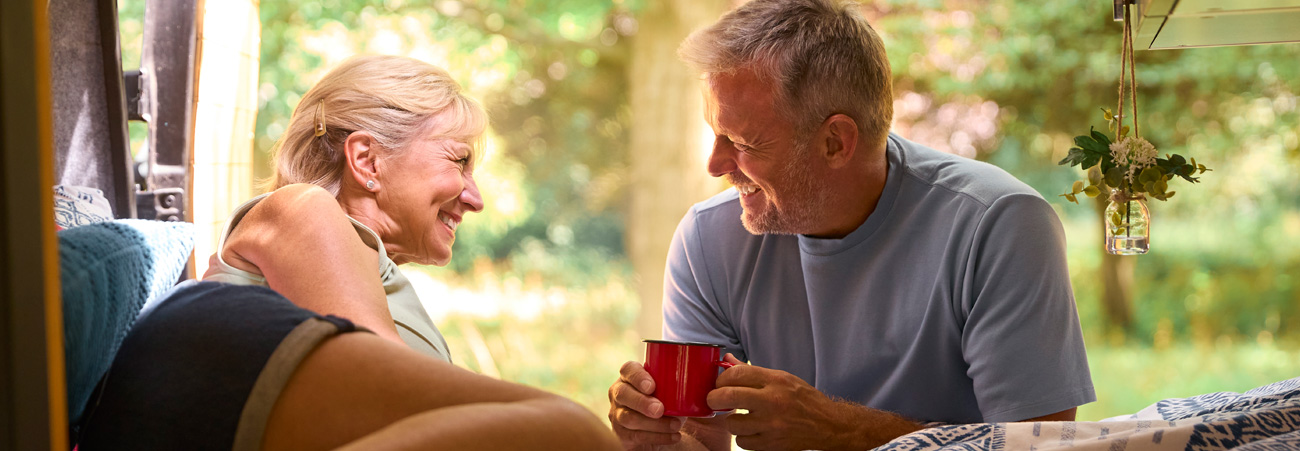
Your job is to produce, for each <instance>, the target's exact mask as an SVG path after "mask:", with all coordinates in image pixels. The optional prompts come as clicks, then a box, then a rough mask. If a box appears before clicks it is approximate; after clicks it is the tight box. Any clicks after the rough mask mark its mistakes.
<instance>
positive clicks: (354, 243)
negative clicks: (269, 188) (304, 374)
mask: <svg viewBox="0 0 1300 451" xmlns="http://www.w3.org/2000/svg"><path fill="white" fill-rule="evenodd" d="M219 252H222V257H223V258H224V259H225V261H226V262H227V263H228V264H230V265H231V266H234V267H236V268H239V269H242V270H244V271H248V272H251V273H254V274H261V275H262V276H263V277H265V278H266V282H267V285H268V286H270V287H271V289H273V290H275V291H277V292H279V293H280V294H282V295H284V297H286V298H289V300H290V301H293V303H294V304H297V305H298V306H300V307H302V308H305V309H308V310H312V311H314V312H317V313H320V314H332V315H337V316H341V317H344V318H348V319H350V320H352V321H353V322H354V323H356V324H358V325H361V326H364V327H366V328H367V329H370V330H372V331H374V332H375V333H376V334H378V335H379V336H381V337H384V338H386V339H389V340H391V341H393V342H396V343H402V339H401V338H400V337H399V336H398V335H397V328H396V326H394V325H393V317H392V314H391V313H390V312H389V311H388V299H387V297H386V296H385V294H384V288H383V283H382V281H381V280H380V278H379V253H378V251H376V250H374V249H371V248H370V247H369V246H366V244H365V243H364V242H362V241H361V237H360V236H358V235H357V232H356V229H354V228H353V226H352V222H351V221H350V220H349V219H348V217H347V215H346V214H345V213H344V212H343V208H342V207H340V206H339V204H338V201H336V200H335V199H334V197H333V196H331V195H330V194H329V192H328V191H325V190H324V189H323V188H320V187H318V186H315V185H306V184H297V185H289V186H285V187H283V188H280V189H278V190H275V192H274V193H271V195H270V196H267V197H266V199H263V200H262V202H260V203H258V204H257V205H256V206H254V207H253V208H252V209H251V210H249V212H248V214H246V215H244V218H243V219H242V220H240V222H239V224H238V225H237V226H236V227H235V229H234V230H233V231H232V232H231V235H230V236H229V237H227V238H226V247H225V248H224V249H221V250H220V251H219Z"/></svg>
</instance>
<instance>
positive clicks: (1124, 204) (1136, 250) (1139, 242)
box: [1103, 189, 1151, 255]
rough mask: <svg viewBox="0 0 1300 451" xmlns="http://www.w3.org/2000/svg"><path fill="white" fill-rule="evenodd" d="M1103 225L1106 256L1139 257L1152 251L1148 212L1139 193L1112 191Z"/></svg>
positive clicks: (1144, 197)
mask: <svg viewBox="0 0 1300 451" xmlns="http://www.w3.org/2000/svg"><path fill="white" fill-rule="evenodd" d="M1103 218H1104V219H1103V220H1104V221H1105V222H1106V224H1105V229H1106V252H1109V253H1111V254H1115V255H1142V254H1145V253H1147V251H1148V250H1150V249H1151V212H1150V210H1147V198H1146V195H1144V194H1142V193H1135V194H1126V193H1124V190H1118V189H1117V190H1115V192H1114V193H1112V194H1111V197H1110V204H1109V205H1107V206H1106V213H1105V215H1104V216H1103Z"/></svg>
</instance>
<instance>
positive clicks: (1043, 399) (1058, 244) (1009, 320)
mask: <svg viewBox="0 0 1300 451" xmlns="http://www.w3.org/2000/svg"><path fill="white" fill-rule="evenodd" d="M969 259H970V261H969V266H968V268H969V270H968V272H967V275H966V277H967V278H968V286H969V287H971V291H970V293H969V296H967V297H965V299H964V302H965V305H963V310H964V311H965V312H966V322H965V325H964V327H963V329H962V353H963V355H964V357H965V359H966V362H967V363H968V364H969V369H968V371H967V374H968V375H969V376H970V378H971V380H972V381H973V382H974V388H975V396H976V399H977V400H978V402H979V408H980V412H981V413H982V414H983V416H984V421H987V422H1005V421H1019V420H1025V419H1029V418H1034V417H1039V416H1043V415H1048V414H1052V413H1056V412H1060V411H1063V410H1066V409H1070V408H1072V407H1077V406H1079V405H1082V404H1086V403H1089V402H1092V401H1095V400H1096V394H1095V393H1094V391H1093V387H1092V378H1091V375H1090V373H1089V371H1088V356H1087V352H1086V351H1085V349H1084V344H1083V332H1082V331H1081V330H1080V327H1079V315H1078V312H1077V311H1076V309H1075V303H1074V294H1073V291H1072V290H1071V288H1070V274H1069V270H1068V268H1067V265H1066V254H1065V231H1064V229H1063V228H1062V227H1061V223H1060V220H1059V219H1058V218H1057V216H1056V213H1055V212H1054V211H1052V208H1051V206H1050V205H1048V203H1047V202H1046V201H1044V200H1043V199H1042V198H1040V197H1038V196H1034V195H1028V194H1016V195H1010V196H1005V197H1002V198H1000V199H998V200H997V201H995V202H993V203H992V204H991V205H990V206H989V209H988V211H987V213H986V214H985V217H984V218H983V219H982V220H981V221H980V224H979V226H978V227H977V230H976V232H975V235H974V241H973V243H972V247H971V255H970V257H969Z"/></svg>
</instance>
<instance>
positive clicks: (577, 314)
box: [123, 0, 1300, 419]
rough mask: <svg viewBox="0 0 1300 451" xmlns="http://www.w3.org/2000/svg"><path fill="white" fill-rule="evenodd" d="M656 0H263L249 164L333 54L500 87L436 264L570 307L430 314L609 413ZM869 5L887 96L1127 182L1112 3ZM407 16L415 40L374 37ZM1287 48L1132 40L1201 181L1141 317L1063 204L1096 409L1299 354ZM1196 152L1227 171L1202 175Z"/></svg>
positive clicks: (1281, 371)
mask: <svg viewBox="0 0 1300 451" xmlns="http://www.w3.org/2000/svg"><path fill="white" fill-rule="evenodd" d="M126 3H128V2H125V1H124V2H123V4H126ZM645 4H646V2H645V1H644V0H639V1H631V0H626V1H617V0H594V1H586V0H561V1H556V2H529V1H519V0H466V1H449V0H437V1H433V2H414V1H409V0H408V1H400V0H387V1H384V2H375V1H367V0H322V1H315V0H276V1H269V0H268V1H263V2H261V3H260V8H261V19H262V24H263V32H262V61H261V63H262V65H261V67H262V68H261V79H260V82H261V89H260V90H259V92H260V93H261V104H260V110H259V114H258V118H257V126H256V127H257V131H256V143H257V144H256V145H257V147H258V149H259V154H258V156H257V162H256V165H255V166H256V167H257V168H258V171H259V172H258V175H259V176H261V177H265V176H266V175H268V174H269V171H268V170H267V168H269V165H268V160H267V151H269V149H270V147H271V145H272V143H273V142H274V141H275V139H276V138H278V136H279V134H280V132H281V131H282V130H283V127H284V125H285V123H286V121H287V119H288V116H289V113H290V112H291V111H292V108H293V107H294V106H295V105H296V103H297V98H298V96H300V95H301V93H302V92H304V91H305V90H306V89H307V88H308V87H309V86H310V85H311V83H313V82H314V81H315V79H316V78H318V77H319V76H320V75H321V74H322V73H323V71H324V70H325V69H326V68H327V65H328V64H329V63H331V62H333V61H334V58H335V56H334V55H333V54H332V53H331V51H334V52H341V53H357V52H377V51H394V52H398V53H408V54H415V55H425V56H426V57H427V59H430V60H433V61H435V62H437V63H438V64H442V65H445V66H447V67H448V68H449V69H450V70H451V71H452V73H453V75H454V76H456V77H457V79H458V80H459V81H461V82H462V83H463V84H464V85H465V86H467V87H468V88H469V89H470V91H471V93H473V94H474V95H475V96H477V97H479V98H480V99H482V100H483V101H484V103H485V105H486V106H487V108H488V110H489V113H490V115H491V117H492V121H493V123H492V128H493V130H494V132H495V134H496V135H495V136H494V137H493V140H494V141H496V145H495V148H496V149H497V151H496V152H495V153H494V154H492V155H489V157H488V160H487V161H485V163H484V166H483V167H482V170H481V171H480V172H479V175H478V176H479V181H480V185H481V186H482V187H483V191H484V196H485V200H486V202H487V205H488V206H487V209H486V210H485V211H484V212H483V213H482V214H477V215H471V216H469V217H467V218H466V220H465V222H464V223H462V225H461V229H460V230H461V236H460V239H458V240H457V242H456V244H455V253H456V257H455V258H454V259H453V261H452V267H451V268H450V269H451V271H447V270H433V271H434V273H435V274H436V277H438V278H440V279H444V280H450V281H452V283H454V284H459V285H465V286H470V287H477V286H482V285H485V284H488V282H485V280H486V281H492V280H495V281H500V283H503V284H506V283H514V282H512V281H525V282H520V283H522V284H523V285H525V286H536V287H539V288H537V290H542V291H547V292H554V293H558V294H557V295H556V296H557V297H559V298H562V299H565V300H566V303H564V304H563V306H561V307H556V308H554V309H548V310H545V311H544V312H543V313H541V314H540V315H539V316H537V317H535V318H528V319H524V318H519V317H513V316H509V315H503V316H500V317H492V318H481V317H465V316H452V317H448V318H446V319H445V320H443V321H439V324H440V326H442V328H443V331H444V332H445V333H446V334H447V338H448V342H449V344H450V345H451V346H452V348H453V353H454V354H455V356H456V359H457V362H458V363H459V364H462V365H466V366H468V367H470V368H472V369H476V370H482V369H483V368H485V366H484V365H485V364H484V365H480V359H479V358H478V357H476V356H477V355H479V354H482V353H483V352H484V350H486V352H487V356H488V357H491V359H490V360H491V361H494V362H496V363H495V365H496V366H497V371H498V372H499V374H500V375H501V376H502V377H503V378H505V379H507V380H516V381H522V382H526V383H530V384H534V385H539V386H541V387H543V388H546V389H548V390H551V391H555V392H558V393H561V394H564V395H567V396H572V397H575V398H577V399H579V400H580V402H582V403H583V404H585V405H587V406H589V407H591V408H592V409H593V410H594V411H597V412H601V411H603V410H606V409H607V406H606V405H605V402H606V401H605V400H604V397H605V390H606V389H607V388H608V386H609V383H610V381H612V380H613V377H614V372H616V371H617V366H618V365H619V364H621V363H622V362H623V361H625V360H631V359H637V358H639V357H640V352H641V351H640V348H639V342H638V341H637V339H636V338H637V337H633V336H629V335H627V334H628V333H630V331H632V330H633V326H632V325H633V324H634V318H635V315H636V313H635V312H636V310H635V308H636V304H635V302H633V301H632V300H633V299H635V296H634V294H632V293H633V291H632V290H630V289H628V288H620V287H624V286H626V285H630V284H631V283H632V282H631V281H632V280H635V277H636V276H635V275H632V274H630V270H628V269H627V261H626V255H625V250H624V248H623V231H624V230H625V227H626V224H625V223H624V220H623V217H624V211H623V205H625V204H626V198H627V196H626V193H627V190H629V189H635V187H628V186H626V185H627V177H626V175H627V174H626V171H627V169H626V168H627V165H628V158H627V156H626V145H625V143H626V141H627V140H628V131H629V130H631V129H632V127H635V126H637V124H636V123H635V121H633V119H632V118H633V115H634V112H632V111H630V110H629V109H628V107H627V99H626V94H625V92H626V91H627V83H628V81H627V80H628V76H627V75H628V74H627V72H628V70H629V68H628V61H629V59H630V57H629V55H628V52H629V51H630V46H629V45H628V41H629V39H634V38H635V29H636V20H637V18H638V16H637V13H638V11H639V10H640V9H641V8H642V7H643V6H644V5H645ZM866 10H867V17H868V19H869V20H870V21H871V22H872V24H873V26H875V28H876V29H877V30H878V31H880V33H881V35H882V37H883V38H884V41H885V44H886V47H887V51H888V53H889V61H890V64H891V65H892V68H893V71H894V74H895V79H894V89H895V93H896V95H898V96H900V97H901V96H903V95H905V94H906V93H917V94H919V95H921V96H923V97H924V99H925V100H926V102H927V105H928V106H927V107H926V109H925V111H923V112H922V113H920V119H921V120H926V119H932V118H936V117H940V116H942V115H943V114H945V111H948V109H947V108H946V107H948V106H960V105H964V104H969V103H970V102H972V101H975V102H988V103H990V104H992V105H995V106H996V108H997V114H996V137H995V138H994V139H990V140H988V141H985V142H979V143H977V144H976V146H975V147H976V151H977V157H978V158H980V159H982V160H986V161H989V162H991V163H994V164H996V165H998V166H1000V167H1002V168H1004V169H1006V170H1007V171H1009V172H1011V173H1012V174H1014V175H1015V176H1017V177H1018V178H1020V179H1021V180H1023V181H1025V182H1026V183H1028V184H1030V185H1031V186H1033V187H1034V188H1036V189H1037V190H1038V191H1039V192H1049V191H1055V190H1056V189H1057V188H1054V187H1059V186H1069V185H1071V184H1073V182H1075V180H1074V179H1075V178H1076V176H1075V174H1071V173H1070V171H1061V170H1060V168H1059V166H1057V165H1055V164H1053V163H1055V162H1058V161H1061V162H1062V163H1063V164H1066V165H1067V166H1072V167H1073V166H1078V167H1084V168H1090V169H1089V170H1088V176H1087V179H1086V180H1082V181H1080V182H1081V183H1080V185H1082V186H1080V187H1079V189H1073V190H1072V193H1071V195H1072V196H1077V194H1080V193H1083V194H1094V192H1093V191H1094V190H1095V195H1101V194H1102V192H1103V190H1102V189H1101V188H1103V187H1115V186H1120V185H1121V184H1122V183H1123V178H1124V175H1125V174H1124V171H1123V170H1118V166H1111V165H1107V164H1106V163H1105V159H1106V157H1107V156H1108V155H1109V149H1108V147H1109V144H1110V143H1111V141H1110V139H1109V137H1108V136H1107V135H1106V133H1104V132H1101V131H1096V130H1090V131H1089V133H1088V134H1087V135H1086V136H1085V138H1087V139H1086V140H1084V141H1083V142H1079V141H1072V140H1070V137H1071V136H1073V135H1074V133H1077V131H1076V130H1077V126H1078V125H1079V124H1082V123H1090V122H1092V121H1095V115H1096V113H1097V111H1096V109H1095V108H1096V106H1097V105H1098V104H1099V103H1101V104H1110V103H1109V102H1114V101H1115V100H1116V99H1115V97H1114V96H1115V84H1116V81H1117V74H1118V71H1119V49H1120V43H1119V41H1120V40H1119V38H1120V31H1119V28H1120V27H1119V25H1118V24H1116V23H1114V22H1111V21H1109V20H1108V19H1107V17H1109V14H1110V5H1109V4H1108V3H1104V2H1096V1H1091V0H1069V1H1063V2H1045V3H1041V4H1035V5H1034V7H1032V8H1029V7H1025V5H1024V4H1023V3H1021V2H1014V1H1012V0H992V1H988V2H972V1H969V0H926V1H924V2H913V1H903V0H885V1H879V2H874V3H870V4H869V5H868V6H867V8H866ZM394 34H396V36H397V37H398V39H397V40H398V41H399V43H400V45H397V46H396V47H383V46H381V45H379V44H382V43H384V42H389V41H387V40H388V39H389V37H391V36H393V35H394ZM668 45H675V43H672V44H668ZM1296 45H1297V44H1284V45H1268V46H1247V47H1228V48H1204V49H1187V50H1165V51H1141V52H1138V53H1137V55H1136V58H1137V78H1138V88H1137V89H1138V93H1137V95H1138V97H1139V98H1140V99H1142V111H1141V113H1142V115H1141V117H1140V119H1141V120H1142V124H1141V130H1142V132H1143V136H1144V137H1146V138H1148V139H1150V140H1151V141H1153V142H1160V143H1165V144H1163V145H1162V150H1164V151H1167V152H1169V153H1170V155H1167V156H1166V157H1164V158H1157V159H1156V162H1155V166H1154V167H1156V168H1158V170H1159V171H1160V173H1149V174H1150V175H1143V174H1142V173H1141V172H1139V173H1138V174H1136V179H1137V181H1139V182H1142V188H1141V189H1143V190H1148V191H1155V192H1160V193H1164V192H1165V188H1167V186H1166V187H1165V188H1161V187H1159V186H1156V185H1158V184H1153V186H1151V187H1147V186H1146V185H1147V183H1148V182H1155V181H1156V180H1157V179H1161V180H1164V181H1165V184H1166V185H1167V184H1168V180H1172V179H1173V178H1175V177H1177V178H1181V179H1183V180H1185V181H1188V182H1194V183H1199V186H1200V189H1197V190H1186V191H1185V192H1180V193H1178V194H1179V198H1180V202H1169V203H1164V204H1162V205H1161V209H1160V210H1158V211H1155V212H1153V215H1154V216H1155V219H1154V220H1153V223H1154V225H1153V227H1154V230H1155V232H1154V233H1153V237H1152V240H1153V241H1154V243H1153V246H1154V247H1153V249H1155V250H1153V252H1152V253H1150V254H1147V255H1145V256H1143V257H1140V260H1139V261H1140V263H1139V264H1137V265H1136V267H1135V269H1134V271H1133V274H1132V279H1133V281H1134V282H1133V284H1132V286H1131V289H1132V290H1133V299H1134V300H1135V302H1134V312H1135V316H1134V324H1133V325H1132V328H1131V329H1130V330H1127V331H1122V332H1121V333H1118V334H1116V333H1114V332H1112V331H1111V330H1110V329H1107V328H1106V327H1105V322H1106V320H1105V316H1104V315H1103V314H1102V309H1101V305H1100V304H1101V302H1100V299H1101V297H1102V295H1103V293H1102V292H1101V286H1100V284H1097V283H1095V281H1097V280H1099V279H1100V273H1099V268H1100V265H1101V257H1100V252H1101V251H1100V250H1099V249H1100V247H1101V246H1100V240H1101V238H1100V233H1098V231H1097V227H1096V226H1097V224H1098V222H1099V221H1098V219H1099V217H1098V213H1097V212H1095V211H1092V209H1064V208H1060V207H1062V206H1063V205H1064V202H1062V203H1061V204H1058V205H1055V206H1056V207H1058V210H1057V211H1058V214H1059V215H1060V216H1061V217H1062V219H1063V222H1064V223H1065V226H1066V232H1067V233H1066V235H1067V236H1068V237H1069V238H1070V239H1069V242H1068V245H1069V266H1070V270H1071V277H1072V280H1073V282H1074V283H1073V286H1074V289H1075V295H1076V299H1077V301H1078V308H1079V314H1080V317H1081V321H1082V325H1083V328H1084V331H1085V334H1086V336H1087V341H1088V344H1089V351H1090V354H1091V357H1092V365H1093V377H1094V381H1095V384H1096V386H1097V388H1098V392H1099V397H1100V398H1101V399H1100V400H1099V402H1098V403H1096V404H1094V405H1091V406H1085V407H1084V408H1083V410H1082V411H1081V414H1080V415H1081V418H1083V419H1097V418H1101V417H1105V416H1111V415H1118V414H1121V413H1131V412H1133V411H1135V410H1136V409H1137V408H1141V407H1143V406H1145V405H1148V404H1150V403H1151V402H1154V400H1155V399H1158V398H1160V397H1171V396H1188V395H1192V394H1197V393H1205V392H1211V391H1219V390H1242V389H1246V388H1250V387H1253V386H1257V385H1260V384H1262V383H1264V382H1271V381H1274V380H1278V379H1281V378H1284V377H1291V376H1294V375H1295V374H1297V369H1300V364H1297V363H1295V362H1294V356H1295V355H1296V354H1295V351H1294V350H1295V349H1300V344H1298V342H1300V288H1297V286H1296V281H1293V280H1292V278H1293V276H1291V275H1293V274H1300V257H1298V256H1300V208H1297V206H1300V179H1297V178H1295V177H1294V176H1293V174H1294V173H1296V172H1297V171H1300V136H1298V132H1297V127H1296V124H1298V123H1300V108H1297V93H1300V60H1298V59H1296V58H1295V51H1296V48H1297V47H1296ZM972 99H973V100H972ZM1107 117H1108V119H1111V118H1113V115H1110V114H1107ZM955 122H957V123H959V124H960V123H961V122H962V121H960V120H957V121H955ZM657 132H661V133H674V132H676V131H674V130H662V131H657ZM1127 134H1128V133H1127V132H1125V131H1124V130H1123V128H1121V129H1120V130H1112V131H1111V136H1125V135H1127ZM1098 135H1100V136H1098ZM1071 142H1073V144H1074V148H1070V146H1071V144H1070V143H1071ZM925 144H931V145H936V144H941V143H934V142H926V143H925ZM1067 148H1070V150H1068V151H1067V150H1066V149H1067ZM1074 149H1078V151H1077V152H1076V150H1074ZM1177 154H1181V155H1197V157H1198V158H1197V160H1199V161H1193V160H1191V159H1187V161H1182V158H1181V157H1177V158H1176V155H1177ZM1112 164H1113V163H1112ZM1205 166H1213V167H1214V168H1215V169H1216V174H1215V175H1216V177H1204V178H1203V179H1202V178H1200V177H1197V175H1199V174H1200V173H1201V172H1204V171H1203V170H1202V169H1203V168H1204V167H1205ZM1092 169H1096V171H1093V170H1092ZM1072 188H1073V187H1072ZM1068 197H1069V196H1067V198H1068ZM1166 197H1167V196H1166ZM1052 199H1055V197H1052ZM507 206H509V208H505V207H507ZM537 280H540V281H541V282H527V281H537ZM489 285H490V284H489ZM548 290H549V291H548ZM471 325H472V327H471ZM472 331H477V333H478V334H479V335H480V338H477V339H476V338H473V335H474V333H475V332H472ZM1265 337H1267V339H1265ZM1270 340H1271V341H1270ZM1224 342H1228V343H1230V345H1221V343H1224ZM1266 342H1267V343H1269V344H1268V345H1265V343H1266ZM476 343H477V344H476ZM480 344H481V345H482V346H479V345H480ZM476 347H477V349H479V350H478V351H475V350H474V348H476ZM1286 357H1289V358H1291V360H1286V359H1285V358H1286ZM483 361H484V362H487V361H488V360H483ZM1274 362H1283V363H1276V364H1275V363H1274ZM1285 362H1291V363H1285Z"/></svg>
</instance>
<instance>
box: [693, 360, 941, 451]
mask: <svg viewBox="0 0 1300 451" xmlns="http://www.w3.org/2000/svg"><path fill="white" fill-rule="evenodd" d="M727 360H728V361H729V362H731V363H733V364H737V365H736V366H734V367H732V368H730V369H728V370H726V371H723V372H722V375H720V376H718V389H716V390H714V391H713V392H711V393H709V407H712V408H714V409H717V410H728V409H745V410H747V411H748V412H747V413H734V414H731V415H729V416H728V417H726V418H725V420H724V421H725V424H726V429H727V431H728V432H730V433H731V434H735V436H736V444H737V445H740V446H741V447H742V448H746V449H822V450H839V449H846V450H849V449H852V450H857V449H868V448H874V447H876V446H880V445H882V444H884V443H886V442H889V441H890V440H893V439H895V438H897V437H899V436H902V435H905V434H908V433H911V432H915V431H919V430H921V429H924V428H925V427H924V426H922V425H921V424H920V423H917V422H915V421H911V420H908V419H906V418H903V417H902V416H899V415H897V414H894V413H891V412H885V411H882V410H877V409H872V408H870V407H866V406H862V405H859V404H855V403H852V402H847V401H841V400H835V399H831V398H830V397H827V396H826V395H825V394H823V393H822V392H821V391H818V390H817V389H816V388H814V387H813V386H811V385H809V384H808V383H807V382H805V381H804V380H803V379H800V378H799V377H798V376H795V375H793V374H790V373H787V372H785V371H780V370H773V369H769V368H762V367H757V366H753V365H744V364H740V362H739V361H738V360H736V359H735V357H733V356H727Z"/></svg>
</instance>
